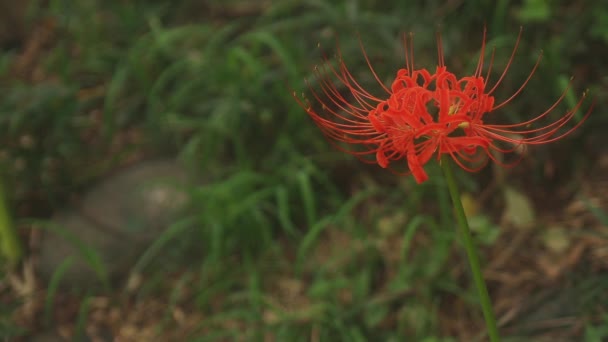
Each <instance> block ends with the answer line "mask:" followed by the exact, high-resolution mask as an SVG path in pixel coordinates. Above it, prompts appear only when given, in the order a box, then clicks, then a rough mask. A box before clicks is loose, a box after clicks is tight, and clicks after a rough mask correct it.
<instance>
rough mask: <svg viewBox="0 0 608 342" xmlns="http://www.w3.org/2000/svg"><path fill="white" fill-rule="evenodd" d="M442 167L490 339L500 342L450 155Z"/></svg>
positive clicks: (443, 160)
mask: <svg viewBox="0 0 608 342" xmlns="http://www.w3.org/2000/svg"><path fill="white" fill-rule="evenodd" d="M441 168H442V169H443V174H444V175H445V179H446V181H447V183H448V189H449V190H450V196H451V197H452V203H453V204H454V208H455V209H456V219H457V221H458V232H459V234H460V238H461V239H462V243H463V244H464V248H465V250H466V251H467V257H468V258H469V264H470V265H471V272H472V274H473V281H474V282H475V286H476V287H477V292H478V294H479V299H480V302H481V309H482V311H483V316H484V318H485V320H486V326H487V328H488V335H489V336H490V341H492V342H498V341H500V337H499V335H498V328H497V325H496V318H495V317H494V311H493V310H492V302H491V301H490V295H489V294H488V288H487V287H486V283H485V281H484V280H483V274H482V272H481V266H480V262H479V255H478V252H477V247H475V243H474V242H473V238H472V237H471V231H470V228H469V222H468V221H467V217H466V215H465V213H464V208H463V206H462V202H461V200H460V191H459V190H458V186H457V185H456V180H455V179H454V174H453V172H452V166H451V160H449V158H448V157H445V156H444V157H443V158H442V159H441Z"/></svg>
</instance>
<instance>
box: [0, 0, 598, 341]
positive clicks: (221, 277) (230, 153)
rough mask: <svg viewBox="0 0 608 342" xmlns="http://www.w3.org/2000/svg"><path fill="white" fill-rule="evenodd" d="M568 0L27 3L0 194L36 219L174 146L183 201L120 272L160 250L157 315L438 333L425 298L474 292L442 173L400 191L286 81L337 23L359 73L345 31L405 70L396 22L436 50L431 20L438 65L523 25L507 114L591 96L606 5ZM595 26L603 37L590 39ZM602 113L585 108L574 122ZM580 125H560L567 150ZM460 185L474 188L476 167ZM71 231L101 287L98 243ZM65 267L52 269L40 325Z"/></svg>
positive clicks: (461, 60)
mask: <svg viewBox="0 0 608 342" xmlns="http://www.w3.org/2000/svg"><path fill="white" fill-rule="evenodd" d="M565 3H566V2H565V1H542V0H528V1H523V2H521V3H520V2H513V4H512V3H511V2H509V1H498V2H494V1H482V0H478V1H467V2H466V3H464V2H463V3H462V4H459V2H445V1H417V2H412V1H409V2H406V1H395V2H384V1H372V0H366V1H339V2H330V1H321V0H315V1H282V2H263V3H260V4H258V3H257V2H252V3H251V4H250V3H249V2H246V1H230V2H224V1H207V2H205V4H204V6H206V7H205V8H202V9H201V8H199V7H197V6H203V5H200V4H198V2H195V1H187V0H186V1H181V2H172V1H161V0H157V1H126V2H125V1H98V0H88V1H80V2H69V1H61V0H55V1H49V2H48V6H47V7H42V6H40V8H34V9H32V10H31V16H32V18H36V19H39V18H43V17H51V18H54V19H55V20H56V25H57V27H58V28H57V32H56V33H57V41H56V42H54V43H53V46H52V48H51V49H49V51H47V52H46V53H45V54H44V55H43V56H41V57H40V59H41V60H40V62H39V66H38V67H39V68H40V70H38V71H37V72H38V73H40V74H41V75H43V76H42V77H41V78H42V80H36V81H32V80H28V79H17V78H15V79H11V81H10V83H9V84H8V86H7V87H6V88H5V89H4V90H5V91H4V92H3V96H2V98H1V99H0V137H1V138H0V139H1V140H0V141H1V146H2V147H1V148H0V157H1V158H2V159H1V162H2V164H3V168H4V169H5V170H6V171H7V174H8V180H9V181H10V182H12V184H10V185H11V187H12V188H14V189H15V191H14V193H13V194H12V198H11V200H12V201H14V203H17V204H23V203H36V204H37V207H36V208H35V209H33V210H32V211H30V212H28V213H27V215H29V216H48V213H50V212H52V210H53V209H57V208H59V207H62V206H64V204H65V203H66V201H67V198H69V196H70V195H71V194H72V193H74V192H76V191H78V190H79V189H81V188H82V187H84V186H86V185H89V184H91V182H92V181H93V180H95V179H96V178H98V177H99V176H100V175H102V174H103V173H104V172H105V171H107V170H111V169H112V168H113V167H114V166H116V165H117V164H120V163H121V162H122V161H123V160H126V159H128V158H129V157H131V156H133V155H137V154H139V153H143V154H144V155H175V154H177V155H179V156H180V158H181V159H182V160H183V161H185V163H186V164H187V165H189V166H190V167H191V168H192V170H193V171H195V172H196V173H197V174H199V175H201V178H202V179H203V180H204V182H203V184H202V185H200V186H197V187H193V188H192V189H190V193H189V194H190V197H191V203H192V209H193V210H192V211H191V212H192V213H193V214H190V215H189V216H187V217H184V218H183V219H182V220H180V221H178V222H176V223H175V224H173V225H172V226H170V227H169V228H168V229H167V230H166V231H165V232H164V234H163V235H161V236H160V237H159V238H158V239H157V240H156V241H155V242H154V243H153V244H152V245H151V246H149V248H148V249H147V250H146V252H145V253H144V254H143V255H142V256H141V257H140V259H139V261H138V262H137V263H136V265H135V266H134V267H133V273H140V272H142V273H145V274H146V276H148V277H150V279H152V278H154V277H155V276H156V277H160V278H162V280H165V279H164V278H165V274H164V273H163V272H166V270H167V267H165V266H166V265H165V264H169V263H178V264H177V265H174V268H176V269H181V270H185V271H184V272H186V273H185V274H186V275H185V276H184V277H183V278H180V280H177V281H176V282H175V283H173V284H172V286H171V288H172V290H171V291H170V295H169V297H170V298H167V302H168V305H167V306H168V309H167V310H168V311H167V315H166V317H165V320H164V324H162V329H170V328H171V318H170V317H171V316H170V310H172V309H173V308H174V307H175V306H176V305H177V303H179V302H180V301H181V302H183V301H186V302H188V303H189V304H191V305H192V306H194V310H197V311H199V312H203V313H204V314H205V315H207V316H206V318H205V319H204V320H202V321H201V322H200V324H199V326H197V327H196V328H195V329H193V331H189V333H190V334H191V336H190V337H191V338H192V339H191V340H193V341H219V340H231V339H236V337H239V338H244V339H246V340H262V337H263V336H265V334H269V335H270V336H274V337H275V339H276V340H278V341H308V340H311V339H312V337H311V336H312V335H311V334H314V336H316V338H317V339H318V340H321V341H341V340H343V341H368V340H379V341H401V340H403V337H404V336H407V337H410V338H411V340H416V341H451V340H453V339H451V338H449V337H445V336H442V332H441V331H440V323H439V318H438V311H439V309H440V307H441V306H442V305H446V304H445V303H446V302H448V300H447V299H446V298H454V297H456V298H462V299H463V300H464V301H465V302H467V303H469V304H471V303H472V300H471V293H472V289H470V287H469V285H468V284H462V282H461V281H460V280H459V279H457V278H456V274H455V273H454V272H452V269H453V268H454V265H455V264H457V263H459V264H460V263H462V261H461V260H460V259H459V258H455V257H454V252H453V250H452V242H453V239H454V227H453V222H452V221H451V220H452V219H451V218H452V212H451V207H450V205H449V202H448V199H447V197H446V193H445V185H444V184H443V183H442V182H441V181H440V180H437V177H431V179H432V180H431V182H430V183H429V184H427V185H425V186H414V185H413V183H412V181H411V180H410V179H405V178H398V177H394V176H392V175H391V174H389V173H386V172H384V170H379V171H377V168H376V167H366V166H363V165H362V164H360V163H359V162H358V161H356V160H354V158H347V157H345V156H343V155H342V154H341V153H340V152H337V151H335V150H334V149H332V148H331V146H330V145H329V144H328V143H327V142H326V141H325V140H324V139H323V138H322V135H321V133H320V132H319V131H318V130H317V129H316V127H315V126H314V124H313V123H312V122H311V120H310V119H309V118H308V117H307V115H306V113H305V111H304V110H303V109H302V108H300V107H299V106H298V105H297V103H296V101H294V98H293V93H294V92H295V93H296V94H300V93H301V92H306V91H307V87H306V84H305V83H304V81H303V80H304V79H305V78H306V79H308V80H309V81H310V82H311V84H313V85H314V84H315V82H316V81H315V80H314V77H313V75H312V70H313V67H314V65H316V64H319V63H322V56H323V55H326V56H327V57H328V58H329V59H330V60H332V58H333V57H334V56H335V54H336V47H335V46H336V40H337V38H339V45H340V50H341V52H342V55H343V57H344V59H345V62H346V63H347V65H348V66H349V68H350V70H352V71H353V73H354V74H355V77H356V78H357V79H358V80H360V82H361V83H362V84H364V85H365V86H366V87H367V86H370V87H371V89H374V88H373V87H374V86H376V87H377V85H375V80H374V79H373V77H372V76H371V75H370V73H369V71H368V69H367V65H366V62H365V59H364V58H363V57H362V54H361V50H360V46H359V42H358V40H357V35H358V36H359V37H360V39H361V42H362V43H363V44H364V46H365V49H366V51H367V52H368V53H369V56H370V58H371V60H372V62H373V63H374V67H375V71H376V72H377V73H378V74H379V75H380V77H381V78H382V80H384V81H388V80H390V79H391V78H392V77H393V75H394V72H395V70H396V69H397V68H400V67H402V66H403V64H404V61H403V57H402V56H403V52H402V51H401V47H400V33H402V32H410V31H411V32H414V33H415V38H416V39H415V55H416V65H418V66H420V67H430V68H432V67H434V66H435V65H436V57H435V56H436V50H435V34H436V32H437V31H440V32H441V33H442V38H443V42H444V48H445V52H446V62H447V64H448V65H450V66H451V67H452V68H453V69H454V71H455V72H456V73H457V74H463V73H465V72H469V71H471V70H472V68H474V66H475V64H476V62H477V58H478V53H479V49H480V41H481V32H482V30H483V27H484V25H485V24H486V23H487V26H488V28H489V35H488V38H489V43H488V46H489V47H496V49H497V50H496V55H495V58H494V62H495V64H496V68H497V69H496V70H494V71H493V73H492V77H493V79H494V80H496V79H497V78H498V77H499V76H500V73H501V72H502V69H501V68H500V67H502V66H504V65H505V63H506V61H507V59H508V56H509V54H510V52H511V49H512V46H513V43H514V39H515V36H516V34H517V32H518V27H519V26H520V25H524V24H525V27H524V36H523V37H524V38H523V39H522V42H521V44H520V47H519V51H518V54H517V57H516V59H515V61H514V63H513V65H512V66H511V69H510V70H509V73H508V77H507V78H508V79H507V80H505V81H504V83H503V84H502V88H501V91H500V92H499V93H498V95H500V96H502V97H501V98H502V99H505V98H508V96H510V94H512V93H513V92H514V91H516V90H517V89H518V88H519V86H520V85H521V82H522V81H523V80H525V78H526V77H527V75H528V74H529V72H530V69H531V67H532V66H533V65H534V62H535V61H536V58H537V56H538V53H539V51H540V50H541V49H542V50H544V60H543V63H542V64H541V68H540V69H539V70H538V71H537V73H536V75H535V77H534V78H533V79H532V81H531V83H530V85H529V88H528V92H526V93H524V94H522V95H521V96H520V97H518V98H517V100H516V101H513V103H512V105H510V106H509V107H508V108H505V110H504V118H506V119H505V120H513V121H517V120H520V119H522V118H527V117H529V115H530V114H531V113H542V112H543V111H544V110H545V109H546V108H547V107H548V106H549V105H551V104H552V103H553V100H554V99H557V98H558V97H559V96H560V95H561V92H562V91H563V90H564V88H565V84H564V82H565V83H567V82H568V80H569V79H570V76H571V75H572V74H571V73H576V76H577V79H576V80H575V83H574V89H576V91H572V92H570V93H568V94H567V97H566V100H565V105H564V106H563V107H560V108H561V109H562V110H565V109H566V108H567V107H570V108H571V107H573V106H574V104H575V103H576V99H577V98H578V96H579V95H580V92H581V90H582V89H584V88H583V87H584V86H588V87H589V88H590V89H591V92H592V94H594V96H595V97H596V99H597V101H598V103H601V102H602V101H604V102H605V100H606V94H605V92H604V93H601V92H599V91H598V89H599V88H600V83H601V82H605V80H604V79H602V77H603V76H602V75H605V73H606V71H607V70H606V65H605V63H604V61H603V57H602V56H604V55H605V53H606V51H607V47H606V43H607V42H608V19H607V18H608V16H607V15H606V13H607V12H606V9H605V8H604V6H601V5H599V2H595V3H592V2H591V1H580V2H577V3H578V6H572V8H571V7H568V5H567V4H565ZM512 14H515V15H512ZM586 19H589V20H586ZM563 23H568V25H567V27H566V26H564V25H563ZM593 39H595V40H600V41H602V42H603V43H602V45H601V46H600V48H599V49H601V50H600V51H595V50H594V48H593V46H592V45H591V44H592V40H593ZM318 45H320V48H318V47H317V46H318ZM490 50H491V49H488V51H487V54H488V56H489V55H490V53H491V51H490ZM17 58H18V53H17V52H16V51H7V52H5V53H3V54H2V55H1V56H0V70H2V71H4V70H8V68H9V66H10V65H11V64H12V62H14V61H15V60H16V59H17ZM579 74H580V75H582V77H579ZM376 90H378V89H377V88H376ZM605 120H606V119H605V116H604V117H602V115H595V116H594V117H593V118H591V119H590V122H589V124H588V125H586V126H584V127H583V128H582V130H581V131H582V132H583V133H585V132H587V131H592V130H593V129H594V124H599V123H605ZM595 126H596V127H597V125H595ZM132 135H135V136H139V137H141V138H140V139H133V140H130V139H129V138H128V137H130V136H132ZM580 140H581V139H577V138H573V140H572V143H571V145H572V146H574V147H572V148H575V147H576V146H578V145H580V144H581V142H580ZM568 148H570V147H568ZM429 172H430V173H432V172H435V174H437V173H436V170H429ZM431 176H432V174H431ZM463 178H464V177H463ZM463 183H464V184H466V185H470V186H469V188H472V187H474V186H476V184H477V183H476V182H475V181H473V180H471V178H470V177H468V178H466V179H463ZM477 226H478V233H479V236H478V239H479V240H480V241H482V242H483V243H484V244H486V245H488V246H491V245H492V244H493V243H494V242H495V241H496V239H497V236H496V235H497V234H498V233H499V231H498V230H497V229H495V227H494V225H493V224H492V222H489V221H488V217H487V216H480V220H479V221H478V222H477ZM58 233H61V232H60V231H59V230H58ZM66 238H68V239H69V238H70V237H66ZM73 243H74V244H75V245H76V246H77V247H78V249H79V251H80V252H81V256H82V257H84V258H85V260H86V261H87V262H88V263H89V264H90V265H91V266H92V267H93V268H94V269H95V270H96V272H97V274H98V276H99V278H100V280H102V281H103V282H107V279H105V270H104V267H103V265H102V264H100V262H99V260H98V259H99V258H98V256H97V255H96V254H95V252H94V251H90V250H88V249H87V248H86V246H81V245H80V244H79V242H78V241H73ZM175 250H178V251H177V252H175ZM174 254H178V257H177V258H172V257H170V256H174ZM180 257H181V259H180ZM71 262H72V260H71V259H68V260H66V262H65V263H64V264H62V266H61V267H60V268H59V270H58V271H57V273H56V274H55V276H54V277H53V279H52V281H51V284H48V289H47V297H46V302H45V314H46V318H47V319H48V320H49V321H50V317H49V316H50V315H51V312H52V306H53V303H54V297H55V296H56V294H57V291H59V289H58V288H59V287H58V285H59V283H60V282H61V276H62V271H64V270H65V268H67V267H69V265H70V263H71ZM159 264H160V266H159ZM153 266H154V267H153ZM287 280H289V281H287ZM286 281H287V284H291V285H290V286H291V288H290V291H291V292H289V291H287V290H285V289H284V288H283V287H282V286H283V285H282V284H283V283H284V282H286ZM150 282H152V281H150ZM150 286H152V285H150ZM158 287H159V288H162V286H161V285H159V286H158ZM288 287H289V286H288ZM186 288H187V289H188V290H189V291H190V292H189V291H187V290H186ZM192 288H193V289H192ZM281 291H283V292H285V291H287V292H289V294H290V295H291V297H289V296H287V295H284V294H283V293H282V292H281ZM182 296H186V298H182ZM285 297H289V298H285ZM290 300H293V301H290ZM89 304H90V298H88V297H87V298H85V299H84V300H83V302H82V305H81V307H80V311H79V314H78V318H77V329H78V334H82V333H83V332H84V327H85V326H86V325H85V321H86V320H87V317H88V313H89ZM471 305H473V304H471ZM0 326H4V320H0ZM242 327H247V328H248V329H246V330H247V334H248V335H246V336H244V337H243V336H242V334H243V332H242V331H243V329H242ZM159 329H161V328H159ZM602 329H603V328H601V327H599V326H598V327H595V326H589V328H588V330H587V335H588V336H605V334H604V335H598V334H603V333H604V330H605V329H604V330H602ZM10 333H11V334H12V335H10V336H15V334H17V333H18V331H16V330H15V331H12V330H11V332H10ZM3 336H4V335H3ZM7 336H8V335H7ZM598 338H599V337H598Z"/></svg>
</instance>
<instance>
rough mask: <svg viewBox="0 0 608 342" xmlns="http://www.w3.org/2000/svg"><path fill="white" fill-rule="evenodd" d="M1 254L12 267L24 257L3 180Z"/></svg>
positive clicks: (0, 214) (0, 211)
mask: <svg viewBox="0 0 608 342" xmlns="http://www.w3.org/2000/svg"><path fill="white" fill-rule="evenodd" d="M0 253H1V254H2V256H3V257H4V258H5V260H6V261H8V263H9V265H10V266H14V265H16V264H17V263H18V262H19V260H20V259H21V256H22V250H21V244H20V243H19V238H18V237H17V232H15V226H14V225H13V222H12V220H11V214H10V210H9V209H8V203H7V201H6V192H5V188H4V184H3V183H2V180H0Z"/></svg>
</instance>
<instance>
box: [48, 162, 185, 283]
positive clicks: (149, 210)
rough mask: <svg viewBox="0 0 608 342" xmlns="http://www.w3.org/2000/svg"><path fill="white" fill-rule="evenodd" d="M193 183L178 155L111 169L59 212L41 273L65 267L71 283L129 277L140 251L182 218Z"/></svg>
mask: <svg viewBox="0 0 608 342" xmlns="http://www.w3.org/2000/svg"><path fill="white" fill-rule="evenodd" d="M188 185H190V186H191V185H192V182H191V181H190V180H189V179H188V176H187V172H186V171H185V169H184V168H183V167H181V166H180V165H179V164H178V163H177V162H175V161H173V160H157V161H147V162H143V163H140V164H138V165H136V166H133V167H130V168H128V169H126V170H124V171H120V172H117V173H116V174H113V175H111V176H110V177H108V178H106V179H105V180H103V181H101V182H100V183H99V184H98V185H96V186H94V187H93V188H92V189H91V190H90V191H89V192H87V193H86V194H85V195H84V196H83V198H82V202H81V204H80V205H78V207H77V208H68V209H67V210H65V211H63V212H60V213H58V214H57V215H55V216H54V217H53V219H52V224H51V225H49V229H47V230H45V232H44V234H43V238H42V241H41V244H40V249H39V264H38V271H39V274H40V275H41V276H42V278H43V279H44V280H46V281H48V280H49V279H50V278H51V277H52V276H53V274H55V273H56V272H57V270H58V269H61V268H64V269H65V270H64V272H63V274H62V277H61V284H62V286H67V287H78V286H83V287H84V286H90V285H91V284H92V283H95V282H99V280H100V278H104V277H106V276H107V278H108V279H110V280H115V281H124V280H125V278H126V276H127V274H126V273H127V272H128V271H129V269H130V268H131V267H132V265H133V263H134V262H135V260H136V259H137V258H138V256H139V255H140V254H141V253H142V252H143V251H144V250H145V248H146V247H147V246H149V244H150V243H151V242H152V241H153V240H154V239H155V238H157V237H158V236H159V235H160V234H161V233H162V232H163V231H164V230H165V229H166V228H167V227H168V226H169V225H170V224H171V223H172V222H173V221H175V220H176V219H177V218H179V214H180V213H181V212H182V211H183V209H184V208H185V206H186V204H187V202H188V195H187V193H186V192H185V189H186V187H187V186H188ZM66 260H69V261H70V262H69V264H66V263H65V262H66ZM99 265H101V266H99ZM102 270H103V272H101V271H102Z"/></svg>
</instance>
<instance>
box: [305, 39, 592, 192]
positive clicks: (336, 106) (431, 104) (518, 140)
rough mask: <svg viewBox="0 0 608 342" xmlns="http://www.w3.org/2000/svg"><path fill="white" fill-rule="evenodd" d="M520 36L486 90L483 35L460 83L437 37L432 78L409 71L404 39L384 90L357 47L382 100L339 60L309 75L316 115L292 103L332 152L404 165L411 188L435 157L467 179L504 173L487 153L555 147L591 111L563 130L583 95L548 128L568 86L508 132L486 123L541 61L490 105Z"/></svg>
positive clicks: (411, 64) (487, 77) (407, 45)
mask: <svg viewBox="0 0 608 342" xmlns="http://www.w3.org/2000/svg"><path fill="white" fill-rule="evenodd" d="M521 33H522V31H521V30H520V32H519V35H518V37H517V41H516V43H515V46H514V48H513V52H512V53H511V56H510V58H509V61H508V62H507V65H506V67H505V69H504V70H503V72H502V74H501V76H500V77H499V78H498V80H497V81H496V82H495V83H494V84H493V85H490V71H491V69H492V64H493V59H494V51H492V54H491V57H490V62H489V63H488V67H487V71H486V75H482V70H483V69H484V55H485V30H484V34H483V40H482V45H481V53H480V56H479V60H478V63H477V68H476V70H475V72H474V73H473V74H472V75H469V76H464V77H461V78H458V77H456V75H454V74H453V73H452V72H450V71H449V70H448V68H447V67H446V65H445V63H444V56H443V49H442V45H441V38H440V37H438V39H437V46H438V56H439V58H438V65H437V67H436V69H435V70H434V72H433V73H431V72H430V71H429V70H427V69H415V67H414V55H413V49H412V44H411V43H412V40H413V37H412V36H411V35H410V36H409V39H408V36H404V38H403V44H404V50H405V68H402V69H399V70H398V71H397V73H396V76H395V79H394V81H393V82H392V83H391V84H390V86H387V85H385V84H384V83H383V82H382V81H380V77H379V76H378V75H377V74H376V72H375V71H374V68H373V67H372V65H371V62H370V60H369V58H368V56H367V54H366V52H365V49H364V48H363V46H362V45H361V50H362V51H363V56H364V57H365V60H366V62H367V65H368V67H369V69H370V71H371V73H372V75H373V77H374V78H375V80H376V81H377V82H378V84H379V85H380V87H381V88H382V89H383V91H384V93H385V95H383V96H382V97H378V96H375V95H373V94H371V93H370V92H368V91H366V90H365V89H364V88H363V87H362V86H361V85H360V84H359V83H358V82H357V80H356V79H355V78H354V76H353V75H352V74H351V72H350V71H349V70H348V68H347V67H346V64H345V63H344V61H343V60H342V56H341V55H340V54H339V53H338V65H337V66H332V65H331V64H330V63H327V59H325V62H326V63H325V64H323V65H322V66H321V67H316V68H315V77H316V80H317V82H318V85H319V88H320V90H315V88H314V87H313V86H312V85H310V84H309V88H310V92H311V95H312V98H313V99H314V100H316V101H317V102H318V103H319V104H320V105H321V109H320V110H317V109H315V108H313V106H312V105H311V103H310V102H309V101H308V100H305V99H304V100H303V99H300V98H298V97H296V100H297V101H298V103H299V104H300V105H301V106H302V107H303V108H304V109H305V110H306V111H307V113H308V114H309V115H310V117H311V118H312V119H313V120H314V122H315V123H316V124H317V126H318V127H319V128H320V129H321V131H322V132H323V133H324V134H325V136H326V137H327V138H329V140H330V141H332V142H333V143H335V145H336V146H337V147H338V148H339V149H341V150H343V151H345V152H347V153H350V154H353V155H355V156H357V157H359V158H360V159H361V160H363V161H366V162H371V163H378V165H380V166H381V167H383V168H389V169H391V170H393V171H395V172H398V171H396V170H394V169H393V168H392V166H393V164H394V162H397V161H399V160H404V161H406V163H407V170H406V171H405V172H404V173H405V174H410V173H411V174H412V175H413V176H414V178H415V180H416V181H417V182H418V183H422V182H424V181H426V180H427V179H428V175H427V173H426V172H425V171H424V165H425V164H426V163H427V162H428V161H429V160H430V159H431V158H433V157H436V158H438V159H439V158H440V157H441V155H442V154H449V155H450V156H451V157H452V158H453V159H454V160H455V162H456V163H457V164H458V165H459V166H460V167H462V168H463V169H465V170H467V171H471V172H473V171H477V170H479V169H481V168H482V167H484V166H485V163H486V162H487V161H488V160H492V161H494V162H496V163H498V164H501V165H504V164H503V163H502V162H501V161H500V160H498V159H496V156H495V154H494V153H493V151H498V152H501V153H512V152H516V151H518V150H520V149H521V148H522V147H525V146H527V145H537V144H544V143H549V142H553V141H556V140H558V139H560V138H563V137H564V136H566V135H568V134H570V133H571V132H572V131H574V130H575V129H576V128H577V127H578V126H579V125H581V124H582V123H583V122H584V120H585V119H586V118H587V117H588V116H589V114H590V113H591V109H592V108H590V109H589V110H588V111H587V113H586V114H585V116H584V117H583V119H582V120H580V121H579V122H578V123H577V124H576V125H574V126H573V127H572V128H570V129H565V130H564V127H565V126H566V125H567V124H568V123H569V122H570V121H571V120H572V119H573V117H574V115H575V114H576V113H577V112H578V111H579V109H580V107H581V105H582V103H583V100H584V99H585V97H586V94H583V96H582V97H581V98H580V100H579V101H578V103H577V104H576V105H575V106H574V108H572V109H570V110H569V111H567V112H566V113H565V114H563V115H562V116H561V117H560V118H559V119H557V120H554V121H550V118H549V114H550V113H551V112H553V111H554V110H555V109H556V108H557V107H558V105H559V104H560V103H561V102H562V100H563V99H564V97H565V95H566V93H567V92H568V90H569V87H570V85H568V88H566V90H564V92H563V93H562V95H561V96H560V97H559V98H558V99H557V101H555V103H553V105H551V106H550V107H549V108H548V109H547V110H546V111H544V112H543V113H541V114H539V115H537V116H536V117H534V118H532V119H530V120H527V121H525V122H520V123H514V124H494V123H487V122H486V118H487V116H488V114H491V113H494V112H495V111H498V110H500V109H501V108H502V107H504V106H505V105H506V104H508V103H509V102H510V101H511V100H513V99H514V98H515V97H516V96H517V95H519V94H521V93H522V91H523V90H524V88H525V87H526V85H527V84H528V81H529V80H530V78H531V77H532V75H533V74H534V72H535V71H536V69H537V67H538V65H539V63H540V60H541V57H542V55H541V56H539V58H538V60H537V62H536V64H535V65H534V67H533V68H532V70H531V72H530V74H529V75H528V77H527V78H526V80H525V81H524V82H523V84H522V85H521V86H520V87H519V89H518V90H517V91H516V92H515V93H514V94H513V95H511V96H510V97H508V98H507V99H506V100H504V101H502V102H499V103H497V101H495V98H494V96H493V94H494V92H495V90H496V89H497V88H498V86H499V85H500V84H501V82H502V81H503V79H504V77H505V75H506V73H507V71H508V70H509V67H510V65H511V63H512V61H513V58H514V56H515V52H516V51H517V47H518V45H519V41H520V38H521ZM336 81H337V82H336ZM591 107H592V106H591ZM400 173H403V172H400Z"/></svg>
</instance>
